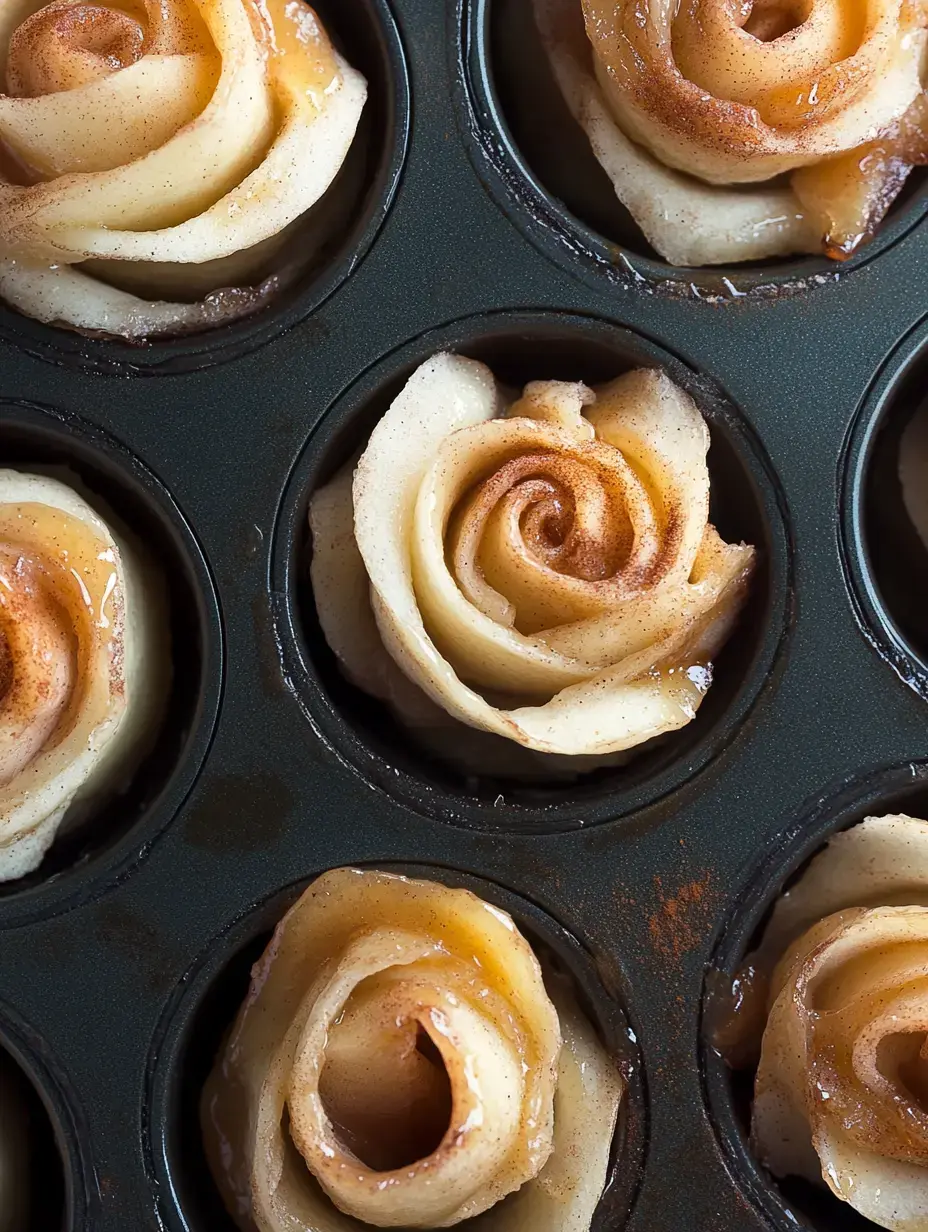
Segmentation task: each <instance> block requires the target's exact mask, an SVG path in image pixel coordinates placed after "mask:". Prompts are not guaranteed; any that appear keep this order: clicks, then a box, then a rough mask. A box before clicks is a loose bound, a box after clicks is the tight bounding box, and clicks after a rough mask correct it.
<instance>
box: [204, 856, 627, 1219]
mask: <svg viewBox="0 0 928 1232" xmlns="http://www.w3.org/2000/svg"><path fill="white" fill-rule="evenodd" d="M551 992H552V994H553V995H554V996H555V997H556V998H557V1001H558V1004H557V1008H555V1004H554V1003H553V1002H552V999H551V995H549V992H548V991H547V989H546V987H545V983H544V980H543V978H542V972H541V968H540V966H539V963H538V959H537V958H536V957H535V954H534V953H533V951H532V949H531V947H530V946H529V944H528V942H527V941H526V940H525V938H524V937H523V936H522V935H521V934H520V933H519V931H518V929H517V928H516V926H515V924H514V923H513V921H512V920H511V919H510V917H509V916H508V915H507V914H506V913H505V912H504V911H500V910H499V909H498V908H496V907H493V906H490V905H489V904H488V903H485V902H483V901H482V900H481V899H479V898H477V897H476V896H475V895H474V894H471V893H470V892H469V891H468V890H454V889H449V888H448V887H446V886H443V885H440V884H438V883H437V882H432V881H413V880H410V879H408V878H406V877H398V876H395V875H391V874H387V873H379V872H361V871H359V870H357V869H350V868H342V869H336V870H335V871H333V872H329V873H326V874H325V875H324V876H322V877H320V878H319V879H318V880H317V881H315V882H314V883H313V884H312V885H311V886H310V887H309V889H308V890H307V891H306V892H305V894H304V895H303V896H302V897H301V898H300V899H299V901H298V902H297V903H296V905H295V906H294V907H293V908H292V909H291V910H290V911H289V912H288V914H287V915H286V916H285V918H284V920H283V921H282V923H281V924H280V925H279V927H278V928H277V931H276V933H275V934H274V939H273V941H272V942H271V944H270V945H269V946H268V948H267V950H266V951H265V954H264V957H263V958H262V959H261V960H260V961H259V962H258V964H257V966H256V967H255V969H254V972H253V976H252V984H251V992H250V993H249V995H248V998H247V999H246V1001H245V1004H244V1005H243V1006H242V1009H241V1011H240V1013H239V1015H238V1018H237V1019H236V1022H235V1025H234V1027H233V1029H232V1033H231V1035H230V1037H229V1040H228V1042H227V1043H226V1045H225V1046H224V1048H223V1049H222V1052H221V1054H220V1056H219V1058H218V1061H217V1063H216V1066H215V1068H214V1070H213V1073H212V1075H211V1076H210V1078H209V1080H208V1082H207V1084H206V1088H205V1090H204V1094H203V1100H202V1118H203V1126H204V1133H205V1141H206V1146H207V1152H208V1155H209V1159H210V1164H211V1167H212V1170H213V1174H214V1176H215V1178H216V1181H217V1183H218V1184H219V1186H220V1188H221V1190H222V1193H223V1195H224V1197H225V1201H226V1203H227V1205H228V1208H229V1210H230V1212H231V1213H232V1214H233V1215H234V1216H235V1219H236V1221H237V1223H238V1224H239V1226H240V1227H241V1228H242V1229H243V1230H245V1232H253V1229H254V1228H256V1227H257V1228H258V1229H259V1232H284V1230H286V1232H342V1229H344V1230H345V1232H350V1230H351V1229H357V1227H358V1224H357V1222H355V1221H356V1220H360V1221H361V1222H362V1223H364V1224H371V1225H373V1226H374V1227H381V1228H389V1227H402V1228H446V1227H450V1226H451V1225H453V1224H457V1223H460V1222H461V1221H462V1220H465V1219H472V1218H474V1217H475V1216H478V1215H480V1214H481V1213H483V1212H487V1214H486V1216H485V1218H484V1220H483V1221H481V1222H480V1223H479V1225H478V1226H480V1227H486V1228H487V1229H492V1230H493V1232H519V1230H521V1229H529V1228H530V1229H532V1232H568V1230H569V1232H588V1229H589V1227H590V1222H591V1220H592V1217H593V1211H594V1209H595V1207H596V1205H597V1203H598V1201H599V1198H600V1195H601V1193H602V1190H603V1187H604V1185H605V1181H606V1171H607V1167H608V1161H609V1153H610V1148H611V1144H612V1137H613V1131H614V1129H615V1124H616V1117H617V1113H618V1107H619V1102H620V1099H621V1096H622V1092H623V1086H624V1084H623V1080H622V1078H621V1076H620V1075H619V1073H618V1070H617V1069H616V1067H615V1066H614V1065H613V1063H612V1062H611V1060H610V1059H609V1057H608V1056H607V1055H606V1053H605V1051H604V1050H603V1047H602V1045H601V1044H600V1043H599V1040H598V1038H597V1036H596V1034H595V1033H594V1031H593V1029H592V1027H591V1026H590V1024H589V1022H587V1021H586V1019H585V1018H584V1016H583V1015H582V1014H581V1012H580V1010H579V1009H578V1007H577V1005H576V1003H575V1001H574V999H573V997H572V995H571V993H570V992H569V990H568V988H567V987H566V984H565V983H562V982H561V981H560V980H557V979H555V980H552V984H551ZM517 1191H518V1192H517ZM507 1195H509V1197H508V1199H507ZM504 1199H507V1200H506V1201H504ZM471 1226H473V1225H471Z"/></svg>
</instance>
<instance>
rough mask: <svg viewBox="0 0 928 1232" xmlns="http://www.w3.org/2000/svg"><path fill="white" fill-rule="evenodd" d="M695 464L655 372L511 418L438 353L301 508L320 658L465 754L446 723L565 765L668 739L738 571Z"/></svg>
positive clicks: (575, 388) (691, 442)
mask: <svg viewBox="0 0 928 1232" xmlns="http://www.w3.org/2000/svg"><path fill="white" fill-rule="evenodd" d="M708 445H709V433H708V429H707V427H706V424H705V421H704V420H703V418H702V416H701V415H700V413H699V411H698V410H697V408H696V406H695V404H694V403H693V402H692V400H691V399H690V398H689V396H688V395H687V394H685V393H684V392H683V391H682V390H681V389H678V388H677V387H676V386H675V385H674V384H673V382H672V381H670V380H669V378H668V377H667V376H665V375H663V374H662V373H660V372H658V371H651V370H647V371H645V370H642V371H636V372H630V373H628V374H626V375H625V376H622V377H620V378H619V379H618V380H616V381H613V382H612V383H610V384H609V385H606V386H603V387H602V388H599V389H597V390H595V391H594V390H591V389H589V388H587V387H586V386H585V385H582V384H566V383H559V382H535V383H533V384H530V385H528V386H527V387H526V389H525V392H524V393H523V395H522V396H521V397H519V398H516V399H515V400H512V399H509V398H507V397H506V395H505V394H504V391H503V390H501V389H500V388H499V387H498V385H497V383H496V381H495V380H494V378H493V375H492V373H491V372H490V371H489V369H488V368H486V367H485V366H484V365H483V364H479V363H476V362H474V361H473V360H469V359H462V358H460V357H458V356H455V355H448V354H442V355H437V356H435V357H434V358H433V359H431V360H429V361H428V362H426V363H425V364H423V365H422V366H421V367H420V368H419V369H418V370H417V371H416V372H415V373H414V375H413V376H412V377H411V379H410V380H409V382H408V384H407V385H406V387H405V389H404V390H403V392H402V393H401V394H400V396H399V397H398V398H397V399H396V401H395V402H394V403H393V405H392V406H391V407H390V409H389V411H388V412H387V414H386V415H385V416H384V417H383V419H382V420H381V421H380V423H378V424H377V426H376V427H375V429H374V431H373V433H372V434H371V437H370V440H369V442H368V443H367V446H366V448H365V449H364V452H363V454H362V455H361V457H360V460H359V461H358V463H357V466H356V468H355V467H352V466H351V465H349V466H348V467H346V468H345V469H344V470H343V471H342V472H341V473H340V474H339V475H338V476H337V477H336V478H335V479H334V480H333V481H332V483H330V484H329V485H327V486H326V487H324V488H322V489H320V490H319V491H317V492H316V493H315V494H314V496H313V497H312V501H311V509H310V522H311V527H312V535H313V563H312V579H313V589H314V594H315V600H316V606H317V610H318V613H319V619H320V621H321V624H322V628H323V631H324V633H325V636H326V639H327V640H328V642H329V645H330V646H331V647H332V648H333V650H334V651H335V653H336V655H337V656H338V657H339V659H340V661H341V663H342V665H343V668H344V670H345V672H346V673H347V675H348V676H349V677H350V678H351V679H352V680H353V681H354V682H355V683H357V684H358V685H359V686H360V687H361V688H363V689H365V690H367V691H368V692H369V693H372V694H374V695H376V696H378V697H381V698H383V699H385V700H387V701H388V702H389V703H390V704H391V705H392V706H394V708H395V709H397V710H398V712H399V713H400V715H401V717H402V718H403V719H404V720H405V722H406V723H407V724H408V725H410V726H411V727H413V728H416V729H418V730H419V731H425V730H428V731H429V732H430V733H431V735H432V736H434V734H435V732H436V730H439V729H442V728H444V729H447V728H448V723H449V719H450V720H454V721H455V724H456V727H455V729H454V733H453V734H452V735H451V736H450V737H449V743H450V744H453V745H454V746H455V751H456V753H457V754H458V755H460V756H461V757H463V756H464V755H465V753H466V751H467V746H466V743H462V739H461V733H462V731H463V730H464V729H462V728H461V727H460V726H459V725H460V724H464V725H466V726H467V727H470V728H472V729H477V730H478V731H481V732H484V733H491V734H493V735H494V736H496V737H505V738H506V739H508V740H509V741H512V742H515V744H517V745H521V746H523V747H525V748H528V749H530V750H533V751H534V752H536V753H544V754H564V755H568V756H570V757H574V758H576V757H590V756H593V757H595V756H604V755H611V754H614V753H617V752H620V751H622V750H626V749H630V748H633V747H635V746H637V745H639V744H641V743H642V742H644V741H646V740H649V739H651V738H652V737H655V736H659V735H661V734H662V733H665V732H670V731H675V730H677V729H679V728H680V727H682V726H684V725H685V724H687V723H689V722H690V720H691V719H692V718H693V717H694V716H695V714H696V711H697V709H698V707H699V705H700V703H701V701H702V699H703V696H704V695H705V692H706V690H707V688H708V687H709V684H710V682H711V678H712V677H711V662H712V659H713V658H714V656H715V655H716V654H717V652H718V651H719V650H720V648H721V647H722V645H723V644H724V642H725V640H726V638H727V636H728V634H729V632H730V630H731V628H732V625H733V623H734V622H735V620H736V618H737V616H738V614H739V612H740V610H741V607H742V604H743V602H744V599H745V596H746V594H747V589H748V583H749V579H750V576H751V572H752V568H753V564H754V550H753V549H752V548H750V547H747V546H745V545H743V544H742V545H738V546H733V545H730V544H727V543H724V542H723V541H722V539H721V538H720V537H719V535H718V533H717V532H716V530H715V529H714V527H713V526H712V525H711V524H710V523H709V521H708V513H709V472H708V468H707V465H706V452H707V449H708ZM474 753H475V759H476V769H478V770H479V769H484V770H485V769H486V765H485V764H484V765H482V766H481V764H480V758H481V755H482V753H481V749H480V748H479V747H475V749H474Z"/></svg>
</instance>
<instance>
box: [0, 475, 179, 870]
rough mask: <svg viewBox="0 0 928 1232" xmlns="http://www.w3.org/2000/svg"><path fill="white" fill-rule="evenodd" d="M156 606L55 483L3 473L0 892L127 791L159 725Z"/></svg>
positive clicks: (124, 550) (128, 560) (114, 545)
mask: <svg viewBox="0 0 928 1232" xmlns="http://www.w3.org/2000/svg"><path fill="white" fill-rule="evenodd" d="M160 626H161V599H160V593H159V590H158V588H157V586H156V585H154V584H153V582H152V580H151V579H150V578H149V577H148V576H147V572H146V570H145V568H144V566H143V563H142V561H141V560H140V559H137V557H136V554H135V553H134V552H133V551H132V550H131V549H130V548H128V547H127V545H125V544H123V543H121V542H119V541H118V540H117V539H116V537H115V536H114V534H113V532H112V530H111V529H110V528H109V527H108V526H107V524H106V523H105V522H104V521H103V519H102V518H101V517H100V516H99V515H98V514H97V513H96V512H95V511H94V510H93V509H92V508H91V507H90V505H88V504H87V502H86V501H85V500H84V499H83V498H82V497H81V496H79V495H78V494H77V493H76V492H75V491H73V490H72V489H71V488H69V487H67V486H66V485H65V484H64V483H61V482H59V481H58V480H57V479H50V478H48V477H46V476H40V475H26V474H21V473H20V472H18V471H0V881H9V880H12V879H14V878H17V877H22V876H24V875H25V874H26V873H30V872H32V871H33V870H34V869H36V868H38V866H39V864H40V863H41V861H42V859H43V857H44V856H45V853H46V852H47V850H48V848H49V847H50V846H51V844H52V841H53V840H54V838H55V835H56V833H57V832H58V830H59V828H60V827H61V826H62V825H63V824H65V823H66V822H70V821H72V820H77V819H78V818H79V813H80V810H81V807H82V806H86V805H87V804H88V803H89V802H91V801H94V800H96V799H99V798H100V797H101V796H102V795H104V794H106V793H108V792H112V791H114V790H118V789H119V788H120V787H121V786H123V785H124V783H125V782H127V781H128V778H129V776H130V775H131V773H132V771H133V770H134V769H135V765H136V761H137V759H138V756H139V755H140V753H141V752H142V751H144V747H145V744H146V741H147V740H148V739H150V737H151V735H152V728H153V724H154V723H157V721H158V718H159V716H160V707H161V702H162V700H163V684H162V682H163V680H164V677H165V675H166V665H165V662H164V653H163V650H164V646H163V639H162V630H161V627H160Z"/></svg>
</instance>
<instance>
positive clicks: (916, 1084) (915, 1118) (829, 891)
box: [752, 816, 928, 1232]
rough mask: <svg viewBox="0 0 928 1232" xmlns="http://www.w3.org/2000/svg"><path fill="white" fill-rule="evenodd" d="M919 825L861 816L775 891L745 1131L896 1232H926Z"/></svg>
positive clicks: (926, 988)
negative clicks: (763, 1010) (759, 1042)
mask: <svg viewBox="0 0 928 1232" xmlns="http://www.w3.org/2000/svg"><path fill="white" fill-rule="evenodd" d="M926 956H928V822H925V821H919V820H917V819H915V818H912V817H903V816H892V817H870V818H868V819H867V820H866V821H865V822H863V823H862V824H861V825H859V826H856V827H854V828H853V829H851V830H848V831H846V832H845V833H843V834H839V835H838V836H837V837H836V838H834V839H832V841H831V842H830V843H829V845H828V846H827V847H826V848H825V850H824V851H823V852H822V853H821V854H820V855H818V856H817V857H816V858H815V859H814V860H813V861H812V863H811V864H810V865H809V867H808V869H807V870H806V872H805V873H804V874H803V875H802V877H801V878H800V880H799V881H798V882H797V884H795V885H794V886H792V887H791V888H790V890H789V891H788V892H787V893H786V894H784V895H783V897H782V898H781V899H780V901H779V902H778V903H777V906H776V908H775V910H774V913H773V916H772V918H771V921H770V924H769V926H768V928H767V930H766V933H765V935H764V939H763V942H762V945H761V949H760V951H759V954H758V955H757V956H756V962H755V966H756V967H758V968H759V969H760V970H761V971H770V970H772V971H773V974H772V979H771V982H770V989H769V1000H768V1015H767V1018H766V1026H765V1028H764V1031H763V1047H762V1054H761V1060H760V1066H759V1068H758V1071H757V1080H756V1088H755V1097H754V1111H753V1121H752V1139H753V1143H754V1147H755V1150H756V1152H757V1154H758V1155H759V1157H760V1158H761V1160H762V1161H763V1162H764V1163H765V1164H766V1165H767V1167H768V1168H770V1170H771V1171H772V1172H773V1173H775V1174H776V1175H777V1176H788V1175H797V1176H802V1177H805V1178H807V1179H808V1180H810V1181H815V1182H817V1183H819V1184H821V1183H823V1182H824V1184H826V1185H827V1186H828V1187H829V1188H830V1189H831V1191H832V1192H833V1193H834V1194H835V1195H836V1196H837V1197H838V1198H841V1199H843V1200H844V1201H846V1202H848V1203H850V1205H851V1206H853V1207H854V1208H855V1209H856V1210H858V1211H859V1212H860V1213H861V1214H862V1215H865V1216H866V1217H867V1218H868V1219H871V1220H873V1222H874V1223H875V1224H877V1225H878V1226H880V1227H882V1228H890V1229H893V1230H895V1232H925V1229H928V959H926Z"/></svg>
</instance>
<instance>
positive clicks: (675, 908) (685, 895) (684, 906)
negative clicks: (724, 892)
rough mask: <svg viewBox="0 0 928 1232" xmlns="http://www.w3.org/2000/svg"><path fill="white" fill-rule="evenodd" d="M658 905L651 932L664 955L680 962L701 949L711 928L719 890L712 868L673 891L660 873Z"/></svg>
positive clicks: (656, 885) (650, 923)
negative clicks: (715, 884) (665, 884)
mask: <svg viewBox="0 0 928 1232" xmlns="http://www.w3.org/2000/svg"><path fill="white" fill-rule="evenodd" d="M654 888H655V891H656V894H657V900H658V904H659V906H658V908H657V910H656V911H654V912H652V913H651V915H650V916H649V917H648V933H649V935H650V937H651V941H652V943H653V945H654V948H655V950H657V952H658V953H659V954H660V955H662V957H664V958H666V959H669V960H673V961H675V962H679V961H680V960H681V959H682V958H683V957H684V956H685V955H686V954H689V953H691V952H692V951H694V950H697V949H698V948H699V947H700V945H701V944H702V943H703V941H704V940H705V937H706V932H707V930H708V929H709V928H710V927H711V922H712V913H713V909H714V907H715V905H716V902H717V900H718V893H717V891H716V890H715V888H714V886H713V876H712V873H711V871H707V872H705V873H704V874H703V875H702V877H697V878H695V879H694V880H693V881H688V882H686V883H684V884H683V885H682V886H680V887H679V888H678V889H677V890H675V891H674V892H673V893H672V894H671V893H670V892H669V891H668V890H666V889H665V887H664V880H663V878H662V877H661V876H660V875H655V877H654Z"/></svg>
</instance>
